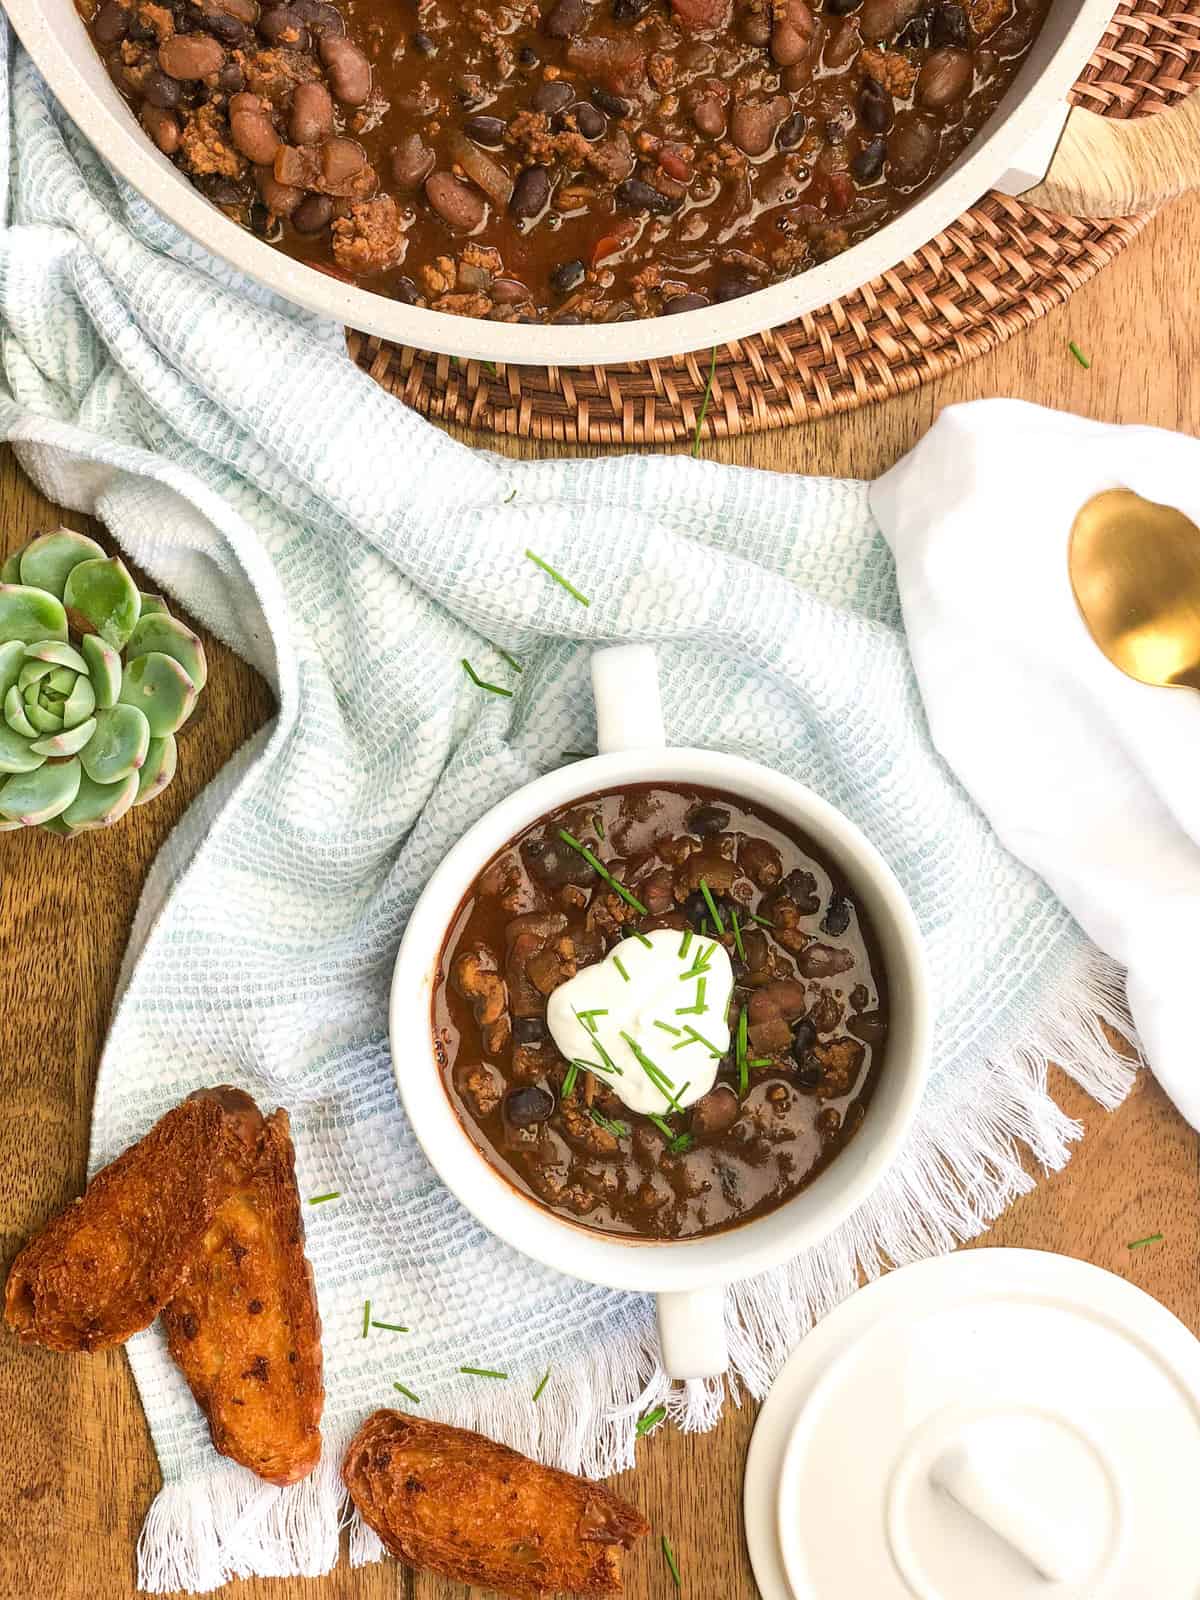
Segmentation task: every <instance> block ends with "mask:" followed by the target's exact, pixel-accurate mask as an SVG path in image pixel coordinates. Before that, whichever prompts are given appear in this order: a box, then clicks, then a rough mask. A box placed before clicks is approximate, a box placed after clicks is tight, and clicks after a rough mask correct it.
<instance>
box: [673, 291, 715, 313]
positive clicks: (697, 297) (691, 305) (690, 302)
mask: <svg viewBox="0 0 1200 1600" xmlns="http://www.w3.org/2000/svg"><path fill="white" fill-rule="evenodd" d="M707 305H708V301H707V300H706V299H705V298H704V296H703V295H702V294H677V295H676V296H675V297H674V298H673V299H671V300H666V301H664V302H663V316H664V317H675V316H678V315H679V313H680V312H681V311H702V310H703V309H704V307H705V306H707Z"/></svg>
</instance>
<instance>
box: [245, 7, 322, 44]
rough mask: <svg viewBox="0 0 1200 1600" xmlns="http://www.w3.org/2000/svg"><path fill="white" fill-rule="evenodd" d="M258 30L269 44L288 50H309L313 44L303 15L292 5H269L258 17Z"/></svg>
mask: <svg viewBox="0 0 1200 1600" xmlns="http://www.w3.org/2000/svg"><path fill="white" fill-rule="evenodd" d="M258 31H259V33H261V34H262V36H263V38H264V39H265V40H266V41H267V43H268V44H269V45H276V46H279V45H282V46H283V47H284V48H285V49H287V50H308V49H310V48H311V45H312V40H311V39H310V37H309V32H308V28H307V27H306V26H305V23H304V19H303V17H301V16H300V15H299V14H298V13H297V12H295V11H293V10H292V8H291V6H268V8H267V9H266V10H265V11H264V12H263V14H262V16H261V17H259V19H258Z"/></svg>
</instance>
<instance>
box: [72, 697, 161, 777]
mask: <svg viewBox="0 0 1200 1600" xmlns="http://www.w3.org/2000/svg"><path fill="white" fill-rule="evenodd" d="M149 748H150V724H149V723H148V722H147V721H146V718H145V717H144V716H143V715H142V713H141V712H140V711H139V710H138V709H137V707H136V706H126V705H118V706H113V707H112V708H111V710H102V711H97V713H96V731H95V733H94V734H93V735H92V738H91V742H90V743H89V744H88V745H87V747H86V748H85V749H84V751H83V753H82V755H81V757H80V759H81V760H82V762H83V770H84V771H85V772H86V773H87V775H88V777H89V778H90V779H91V780H92V782H93V783H101V784H108V783H119V782H121V781H122V780H123V779H125V778H127V777H128V776H129V774H130V773H131V772H136V771H137V770H138V768H139V767H141V766H143V765H144V764H145V760H146V752H147V750H148V749H149Z"/></svg>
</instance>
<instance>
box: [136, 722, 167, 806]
mask: <svg viewBox="0 0 1200 1600" xmlns="http://www.w3.org/2000/svg"><path fill="white" fill-rule="evenodd" d="M176 759H177V750H176V746H175V735H174V734H173V733H168V734H167V736H166V738H165V739H151V741H150V748H149V750H147V752H146V761H145V765H144V766H143V767H142V770H141V771H140V772H139V773H138V791H137V799H136V800H135V801H134V802H133V803H134V805H135V806H144V805H145V804H146V801H147V800H153V799H154V797H155V795H159V794H161V793H162V792H163V790H164V789H165V788H166V787H167V785H168V784H169V783H170V781H171V779H172V778H173V777H174V776H175V764H176Z"/></svg>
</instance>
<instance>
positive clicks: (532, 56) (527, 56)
mask: <svg viewBox="0 0 1200 1600" xmlns="http://www.w3.org/2000/svg"><path fill="white" fill-rule="evenodd" d="M540 59H541V57H540V56H539V55H538V53H537V51H536V50H531V49H530V47H529V46H528V45H527V44H523V45H522V46H521V48H520V49H519V50H518V51H517V61H518V63H519V64H520V65H521V66H522V67H536V66H537V64H538V62H539V60H540Z"/></svg>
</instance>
